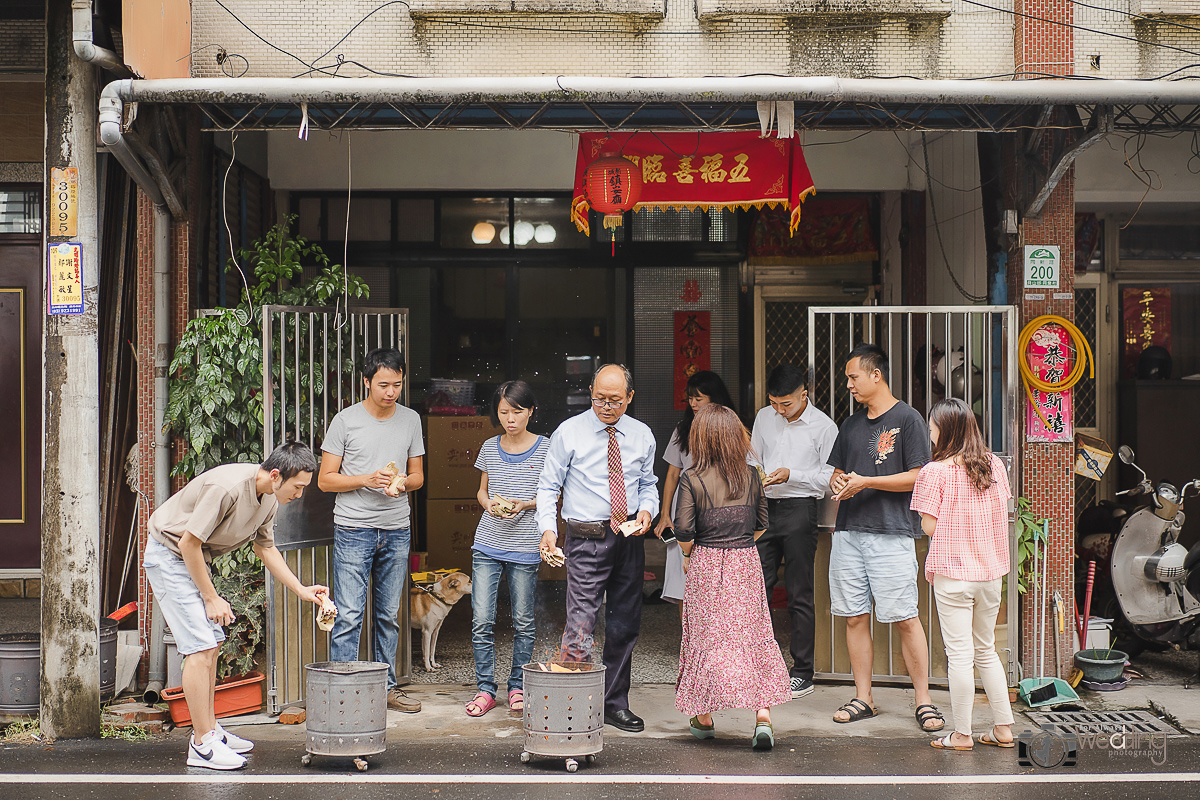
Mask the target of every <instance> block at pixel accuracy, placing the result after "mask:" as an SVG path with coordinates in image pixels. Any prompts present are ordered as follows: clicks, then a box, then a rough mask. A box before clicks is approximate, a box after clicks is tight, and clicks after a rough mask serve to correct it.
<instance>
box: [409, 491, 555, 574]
mask: <svg viewBox="0 0 1200 800" xmlns="http://www.w3.org/2000/svg"><path fill="white" fill-rule="evenodd" d="M425 514H426V516H425V519H426V522H425V547H426V550H427V552H428V555H427V556H426V559H425V568H426V569H431V570H433V569H458V570H461V571H463V572H465V573H467V574H468V575H470V574H471V558H472V555H471V546H472V545H473V544H475V528H476V527H477V526H478V525H479V517H480V516H481V515H482V514H483V507H482V506H480V505H479V503H477V502H476V501H475V499H474V498H470V499H458V500H428V501H426V503H425ZM565 531H566V527H565V526H564V525H563V521H562V518H561V517H559V519H558V546H559V547H562V546H563V542H564V541H565V539H564V534H565ZM566 579H567V568H566V567H551V566H550V565H548V564H546V563H545V562H542V566H541V569H540V570H539V572H538V580H543V581H565V580H566Z"/></svg>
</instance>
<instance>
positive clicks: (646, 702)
mask: <svg viewBox="0 0 1200 800" xmlns="http://www.w3.org/2000/svg"><path fill="white" fill-rule="evenodd" d="M405 689H406V691H407V692H408V693H409V695H410V696H412V697H414V698H416V699H418V700H420V701H421V703H422V709H421V711H420V713H417V714H402V713H400V712H398V711H389V712H388V741H389V742H394V743H399V742H403V741H413V740H429V739H433V738H442V737H462V738H464V739H503V738H508V737H518V738H519V737H520V736H521V735H522V728H521V724H522V721H521V715H520V713H516V712H510V711H509V710H508V708H507V707H506V706H505V705H504V703H503V700H502V701H501V703H500V705H498V706H497V707H496V708H494V709H493V710H492V711H490V712H489V713H487V714H486V715H484V716H483V717H480V718H472V717H468V716H467V714H466V712H465V711H464V708H463V707H464V705H465V704H466V703H467V701H469V700H470V699H471V698H472V697H473V696H474V694H475V692H474V687H472V686H461V685H437V684H417V685H410V686H407V687H405ZM932 695H933V701H934V704H935V705H937V707H938V708H939V709H940V710H941V712H942V713H943V714H944V715H945V716H946V721H947V725H946V732H949V731H950V729H951V728H952V727H953V722H952V718H951V713H950V697H949V694H948V692H946V691H945V690H944V689H941V690H939V689H934V690H933V691H932ZM853 696H854V687H853V686H851V685H848V684H820V683H819V684H817V688H816V691H815V692H814V693H813V694H811V695H809V696H808V697H805V698H802V699H799V700H792V701H791V702H789V703H785V704H784V705H782V706H777V707H776V708H774V709H772V711H771V720H772V723H773V724H774V727H775V730H776V731H777V732H778V733H779V734H780V735H794V734H799V735H801V736H806V737H814V738H830V737H845V738H878V739H921V738H933V736H934V734H930V733H923V732H922V731H921V729H920V726H919V725H918V724H917V722H916V719H915V717H914V710H915V705H914V701H913V690H912V689H906V688H896V687H877V688H875V690H874V699H875V704H876V708H877V709H878V714H877V715H876V716H875V717H873V718H871V719H865V720H860V721H859V722H853V723H837V722H834V721H833V713H834V711H836V710H837V709H838V707H840V706H841V705H842V704H843V703H844V702H846V701H847V700H849V699H850V698H851V697H853ZM629 704H630V709H631V710H632V711H633V712H634V713H636V714H637V715H638V716H640V717H642V718H643V719H644V720H645V722H646V730H645V732H644V733H625V732H623V731H619V730H617V729H616V728H614V727H612V726H606V727H605V728H604V736H605V738H606V739H608V738H627V737H628V738H634V739H636V738H646V737H649V738H656V739H668V738H676V737H687V736H688V735H689V734H688V727H687V719H688V718H687V716H685V715H684V714H681V713H679V712H678V711H676V710H675V687H674V686H673V685H671V684H640V685H635V686H634V687H633V688H632V690H631V691H630V696H629ZM1079 706H1080V707H1081V708H1082V709H1084V710H1091V711H1113V710H1126V709H1147V710H1151V711H1154V712H1155V713H1156V715H1158V716H1162V715H1163V713H1164V712H1165V713H1166V715H1168V716H1169V717H1170V718H1172V719H1173V721H1174V722H1176V723H1177V724H1179V725H1180V726H1182V727H1183V728H1184V729H1185V730H1186V731H1187V732H1189V733H1192V734H1200V689H1191V690H1185V689H1183V687H1182V685H1179V684H1175V685H1162V684H1146V685H1143V686H1136V685H1134V686H1130V687H1129V688H1127V689H1125V690H1123V691H1121V692H1115V693H1109V694H1102V693H1095V692H1088V691H1083V692H1082V693H1081V702H1080V704H1079ZM1026 710H1027V709H1026V708H1025V705H1024V704H1023V703H1021V702H1020V701H1018V702H1017V703H1015V704H1014V705H1013V711H1014V714H1015V715H1016V720H1017V723H1016V726H1015V728H1014V730H1015V731H1016V732H1020V731H1021V730H1024V729H1027V728H1032V727H1034V726H1033V723H1032V722H1031V721H1030V720H1029V718H1028V717H1026V716H1024V712H1025V711H1026ZM1042 710H1045V709H1042ZM713 716H714V718H715V721H716V726H717V735H718V736H720V737H730V738H743V737H744V738H746V739H747V740H749V738H750V734H751V732H752V730H753V727H754V723H753V721H754V712H752V711H722V712H718V713H716V714H714V715H713ZM991 720H992V716H991V711H990V710H989V709H988V705H987V698H986V697H984V695H983V693H982V692H979V693H977V694H976V695H975V708H974V711H973V723H972V727H973V729H974V731H975V732H976V733H982V732H984V731H986V730H987V729H988V727H989V726H990V724H991ZM274 722H275V720H274V719H273V718H271V717H268V716H266V715H253V716H251V717H242V718H234V719H229V720H223V724H225V725H226V726H227V727H229V728H231V729H233V728H234V727H235V726H236V725H245V724H253V723H274ZM304 731H305V728H304V725H303V724H301V725H280V724H261V725H259V726H258V727H256V728H255V729H254V731H253V733H252V734H247V735H252V736H253V738H255V739H263V740H274V741H289V740H292V739H295V740H297V741H302V740H303V738H304ZM513 746H514V747H516V748H519V747H520V744H519V743H517V742H514V743H513Z"/></svg>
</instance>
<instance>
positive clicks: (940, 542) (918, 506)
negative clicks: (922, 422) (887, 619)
mask: <svg viewBox="0 0 1200 800" xmlns="http://www.w3.org/2000/svg"><path fill="white" fill-rule="evenodd" d="M988 458H990V459H991V462H992V476H993V477H994V478H995V480H996V482H995V483H994V484H992V486H991V488H989V489H988V490H987V491H983V492H981V491H979V490H978V489H976V488H975V487H974V486H972V485H971V482H970V480H969V479H968V478H967V471H966V470H965V469H964V468H962V467H960V466H958V465H956V464H943V463H941V462H939V461H930V462H929V463H928V464H926V465H925V466H924V467H922V468H921V473H920V474H919V475H917V484H916V486H914V487H913V493H912V504H911V505H910V506H909V507H910V508H912V510H913V511H918V512H920V513H922V514H928V515H929V516H931V517H935V518H937V530H935V531H934V534H933V537H932V539H931V540H930V542H929V554H928V555H927V556H926V557H925V577H926V578H927V579H928V580H929V581H930V582H931V583H932V582H933V576H934V575H944V576H946V577H947V578H954V579H955V580H960V581H990V580H995V579H996V578H999V577H1000V576H1001V575H1006V574H1008V562H1009V558H1008V498H1009V497H1011V496H1012V495H1011V494H1010V492H1009V489H1008V476H1007V475H1006V474H1005V472H1004V465H1003V464H1002V463H1001V462H1000V459H998V458H996V456H995V455H992V454H989V455H988Z"/></svg>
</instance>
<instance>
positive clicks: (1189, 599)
mask: <svg viewBox="0 0 1200 800" xmlns="http://www.w3.org/2000/svg"><path fill="white" fill-rule="evenodd" d="M1118 456H1119V458H1120V459H1121V461H1122V462H1124V463H1125V464H1128V465H1130V466H1132V467H1133V468H1134V469H1136V470H1137V471H1138V472H1140V473H1141V475H1142V479H1141V481H1139V483H1138V484H1137V486H1135V487H1133V488H1132V489H1126V490H1124V491H1121V492H1117V495H1118V496H1136V495H1146V496H1147V497H1148V499H1149V501H1150V502H1149V503H1148V504H1146V505H1145V506H1143V507H1141V508H1138V509H1137V510H1136V511H1133V512H1132V513H1130V514H1128V515H1127V516H1126V517H1125V519H1124V522H1123V523H1122V524H1121V528H1120V531H1119V532H1118V533H1117V536H1116V539H1115V540H1114V541H1113V544H1112V554H1111V559H1110V561H1111V566H1110V570H1109V574H1110V576H1111V578H1112V589H1113V594H1114V596H1115V598H1116V603H1117V606H1118V608H1119V610H1120V613H1121V616H1122V617H1123V618H1124V620H1126V621H1127V622H1128V630H1130V631H1131V632H1132V633H1133V635H1134V636H1136V637H1137V639H1139V640H1141V641H1143V642H1146V643H1149V644H1151V645H1154V644H1158V645H1166V646H1168V647H1174V648H1177V649H1181V650H1193V651H1197V652H1200V599H1198V598H1200V542H1197V543H1196V544H1195V545H1193V546H1192V547H1191V549H1190V550H1189V549H1188V548H1186V547H1184V546H1183V545H1182V544H1180V543H1179V534H1180V531H1181V530H1182V529H1183V523H1184V514H1183V511H1182V508H1183V502H1184V500H1185V499H1186V498H1187V495H1188V492H1189V491H1191V492H1192V493H1193V494H1200V479H1197V480H1194V481H1192V482H1190V483H1187V484H1184V486H1183V487H1182V489H1177V488H1176V487H1175V486H1174V485H1172V484H1170V483H1167V482H1166V481H1159V482H1158V483H1157V484H1152V483H1151V482H1150V479H1149V477H1148V476H1147V475H1146V472H1145V471H1144V470H1143V469H1142V468H1141V467H1139V466H1138V465H1137V464H1136V463H1135V462H1134V453H1133V450H1132V449H1131V448H1130V447H1128V446H1126V445H1122V446H1121V447H1120V449H1119V451H1118ZM1198 675H1200V671H1198ZM1196 680H1197V676H1192V678H1189V679H1188V684H1191V683H1194V682H1196Z"/></svg>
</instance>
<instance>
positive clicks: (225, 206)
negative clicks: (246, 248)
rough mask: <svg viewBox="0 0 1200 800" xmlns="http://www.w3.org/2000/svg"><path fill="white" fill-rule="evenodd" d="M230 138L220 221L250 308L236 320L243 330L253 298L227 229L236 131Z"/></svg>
mask: <svg viewBox="0 0 1200 800" xmlns="http://www.w3.org/2000/svg"><path fill="white" fill-rule="evenodd" d="M230 134H231V135H232V138H231V139H230V142H229V149H230V155H229V166H228V167H226V168H225V177H224V179H222V181H221V219H222V221H223V222H224V223H225V241H226V242H228V243H229V260H230V261H231V262H233V267H234V269H236V270H237V271H238V275H241V276H242V286H243V288H244V289H245V291H246V305H248V306H250V316H249V317H248V318H247V319H244V320H243V319H238V324H239V325H241V326H242V327H243V328H245V327H246V326H247V325H249V324H250V322H251V321H252V320H253V319H254V298H253V297H251V296H250V281H248V280H246V273H245V272H243V271H242V267H241V265H240V264H238V260H237V253H235V252H234V250H233V232H232V231H231V230H230V229H229V204H228V203H227V202H226V198H227V197H228V196H229V173H230V172H232V171H233V165H234V162H236V161H237V131H230Z"/></svg>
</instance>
